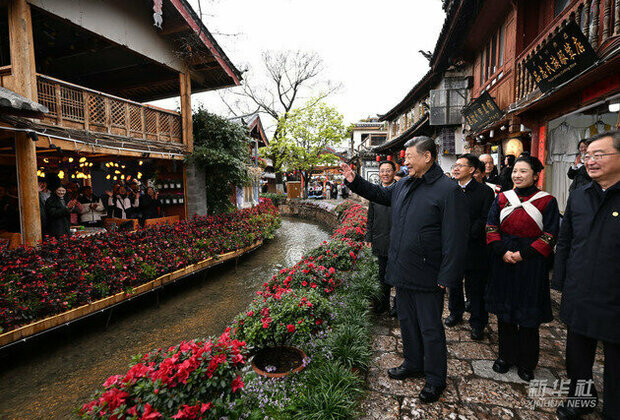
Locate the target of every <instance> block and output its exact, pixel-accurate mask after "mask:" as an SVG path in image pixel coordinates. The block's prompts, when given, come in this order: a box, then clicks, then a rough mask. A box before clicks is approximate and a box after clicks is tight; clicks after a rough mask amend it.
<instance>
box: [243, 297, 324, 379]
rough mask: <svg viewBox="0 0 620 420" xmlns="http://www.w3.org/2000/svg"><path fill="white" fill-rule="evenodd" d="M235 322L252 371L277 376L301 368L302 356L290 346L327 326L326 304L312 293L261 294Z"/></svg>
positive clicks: (302, 363)
mask: <svg viewBox="0 0 620 420" xmlns="http://www.w3.org/2000/svg"><path fill="white" fill-rule="evenodd" d="M259 293H260V294H259V296H258V297H257V298H256V299H254V301H252V303H251V304H250V306H249V307H248V310H247V311H246V312H244V313H241V314H239V315H238V316H237V318H236V319H235V322H234V325H235V329H234V331H235V337H236V338H237V339H238V340H242V341H245V342H246V343H247V345H248V348H250V349H251V353H252V354H253V355H254V358H253V360H252V368H253V369H254V371H255V372H256V373H258V374H259V375H262V376H268V377H280V376H285V375H288V374H290V373H292V372H298V371H300V370H302V369H303V368H304V359H305V357H306V355H305V353H304V352H303V351H302V350H300V349H298V348H295V347H293V346H294V345H295V344H297V343H299V342H300V341H301V340H302V339H304V338H308V337H309V336H311V335H313V334H316V333H317V332H318V331H321V330H323V329H324V328H325V327H326V324H327V320H329V319H330V316H329V302H328V301H327V299H325V298H324V297H322V296H320V295H319V294H318V293H317V292H316V291H314V290H303V291H302V290H294V289H286V288H280V289H279V290H277V291H276V292H275V293H271V292H267V291H263V292H259Z"/></svg>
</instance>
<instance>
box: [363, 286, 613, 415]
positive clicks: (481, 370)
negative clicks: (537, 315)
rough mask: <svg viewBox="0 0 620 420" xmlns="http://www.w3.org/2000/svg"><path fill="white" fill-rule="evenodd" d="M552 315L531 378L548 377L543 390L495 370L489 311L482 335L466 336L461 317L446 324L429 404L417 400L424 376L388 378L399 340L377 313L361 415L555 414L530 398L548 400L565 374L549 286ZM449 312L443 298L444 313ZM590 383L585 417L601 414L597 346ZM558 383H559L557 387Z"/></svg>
mask: <svg viewBox="0 0 620 420" xmlns="http://www.w3.org/2000/svg"><path fill="white" fill-rule="evenodd" d="M552 300H553V306H554V308H553V311H554V315H555V318H556V320H554V321H553V322H551V323H548V324H545V325H543V326H541V329H540V348H541V352H540V362H539V364H538V368H537V369H536V371H535V372H534V374H535V376H536V379H539V380H544V379H547V391H546V394H547V395H548V396H547V397H545V398H532V397H530V396H529V395H528V385H527V383H526V382H524V381H522V380H521V379H520V378H519V377H518V376H517V372H516V368H514V367H513V368H512V369H511V370H510V372H509V373H507V374H506V375H500V374H497V373H495V372H494V371H493V370H492V369H491V366H492V365H493V361H494V360H495V358H496V357H497V323H496V319H495V316H493V315H490V316H489V324H490V325H489V326H488V327H487V329H486V330H485V338H484V340H482V341H473V340H471V338H470V336H469V324H468V322H467V321H466V320H467V318H468V314H467V313H466V314H465V316H464V318H465V321H464V322H463V323H461V324H460V325H458V326H456V327H452V328H446V339H447V342H448V384H447V388H446V390H445V391H444V393H443V395H442V397H441V399H440V400H439V401H438V402H436V403H434V404H422V403H420V400H419V399H418V397H417V396H418V393H419V392H420V390H421V389H422V387H423V386H424V381H425V380H424V378H421V379H407V380H405V381H397V380H393V379H390V378H388V376H387V369H388V368H390V367H394V366H398V365H400V364H401V363H402V361H403V359H402V343H401V340H400V328H399V325H398V320H397V319H394V318H391V317H389V316H388V315H381V316H378V317H377V318H376V324H375V326H374V331H373V351H374V356H373V362H372V365H371V368H370V369H369V371H368V375H367V386H368V389H369V391H368V394H367V397H366V399H365V400H364V402H363V403H362V412H363V413H365V414H364V416H363V417H362V419H364V420H371V419H373V420H374V419H376V420H379V419H381V420H392V419H402V420H409V419H442V420H443V419H454V420H460V419H522V420H543V419H555V418H556V416H555V407H541V406H539V407H534V402H535V401H537V400H538V401H539V402H543V401H545V402H547V403H550V402H552V398H553V395H552V393H553V385H554V381H556V380H561V379H565V378H566V371H565V366H564V348H565V343H566V328H565V326H564V324H562V323H561V322H560V321H559V320H558V316H557V314H558V308H559V300H560V295H559V293H557V292H555V291H552ZM447 314H448V303H447V299H446V300H445V306H444V317H445V316H447ZM594 383H595V384H596V388H597V390H598V391H599V395H600V396H601V398H600V401H599V405H598V407H597V411H596V412H595V413H594V414H591V415H590V416H588V417H584V418H585V419H587V420H594V419H600V418H602V416H601V408H602V404H601V403H602V392H601V391H602V389H603V356H602V351H601V348H600V346H599V349H598V351H597V356H596V363H595V366H594ZM556 389H558V387H556Z"/></svg>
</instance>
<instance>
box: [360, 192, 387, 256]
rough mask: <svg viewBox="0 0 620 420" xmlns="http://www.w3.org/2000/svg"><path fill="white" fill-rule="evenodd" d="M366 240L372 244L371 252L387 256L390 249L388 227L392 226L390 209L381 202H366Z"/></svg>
mask: <svg viewBox="0 0 620 420" xmlns="http://www.w3.org/2000/svg"><path fill="white" fill-rule="evenodd" d="M367 219H368V222H367V225H366V238H365V240H366V242H370V243H371V244H372V253H373V254H374V255H376V256H378V257H387V256H388V252H389V249H390V229H391V228H392V209H391V208H390V207H389V206H384V205H383V204H378V203H373V202H370V203H369V204H368V217H367Z"/></svg>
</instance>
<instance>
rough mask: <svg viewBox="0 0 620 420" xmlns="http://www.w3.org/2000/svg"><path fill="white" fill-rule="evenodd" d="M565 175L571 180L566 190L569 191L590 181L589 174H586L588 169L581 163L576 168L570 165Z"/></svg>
mask: <svg viewBox="0 0 620 420" xmlns="http://www.w3.org/2000/svg"><path fill="white" fill-rule="evenodd" d="M567 175H568V178H569V179H572V180H573V182H571V184H570V187H569V188H568V191H571V192H572V191H573V190H576V189H577V188H579V187H583V186H584V185H588V184H589V183H590V182H592V178H590V175H588V171H587V170H586V165H581V166H580V167H579V168H577V169H573V168H572V167H570V168H569V169H568V174H567Z"/></svg>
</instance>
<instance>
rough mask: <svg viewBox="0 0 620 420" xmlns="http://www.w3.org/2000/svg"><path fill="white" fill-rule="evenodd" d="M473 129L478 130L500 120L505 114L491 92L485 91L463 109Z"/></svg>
mask: <svg viewBox="0 0 620 420" xmlns="http://www.w3.org/2000/svg"><path fill="white" fill-rule="evenodd" d="M461 113H462V114H463V117H465V121H466V122H467V124H469V127H470V128H471V130H472V131H478V130H480V129H482V128H484V127H485V126H486V125H488V124H490V123H492V122H494V121H497V120H499V119H500V118H502V116H503V115H504V114H503V113H502V111H501V110H500V109H499V107H498V106H497V104H496V103H495V101H494V100H493V98H491V95H489V92H484V93H483V94H482V95H480V96H479V97H478V98H477V99H475V100H473V101H472V102H471V103H470V104H469V105H467V106H466V107H465V108H463V110H462V111H461Z"/></svg>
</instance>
